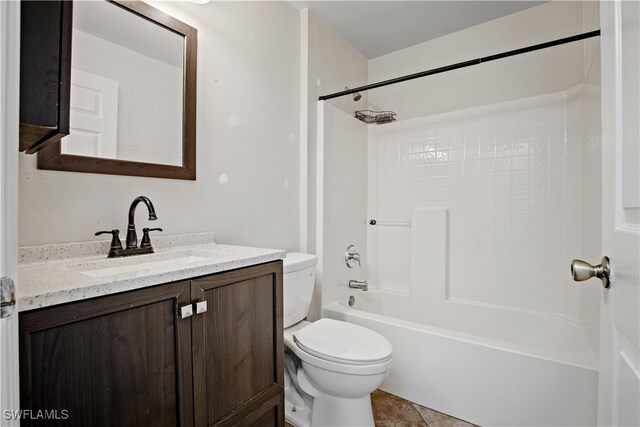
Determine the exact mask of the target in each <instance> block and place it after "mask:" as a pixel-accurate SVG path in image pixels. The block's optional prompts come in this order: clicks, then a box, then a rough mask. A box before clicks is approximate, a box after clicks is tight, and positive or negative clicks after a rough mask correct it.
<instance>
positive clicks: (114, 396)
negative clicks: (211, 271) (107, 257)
mask: <svg viewBox="0 0 640 427" xmlns="http://www.w3.org/2000/svg"><path fill="white" fill-rule="evenodd" d="M190 299H191V297H190V284H189V282H180V283H174V284H168V285H162V286H156V287H152V288H146V289H141V290H137V291H131V292H126V293H122V294H117V295H112V296H107V297H102V298H96V299H92V300H87V301H81V302H77V303H70V304H66V305H60V306H55V307H51V308H45V309H42V310H36V311H29V312H26V313H23V314H21V315H20V352H21V361H20V371H21V372H20V373H21V375H20V396H21V402H20V403H21V408H22V409H30V410H31V411H32V414H31V415H32V417H35V416H37V415H38V414H37V413H36V412H34V411H38V410H42V411H45V410H46V411H52V410H53V411H56V412H55V413H52V412H49V414H53V415H55V416H56V417H57V418H58V419H57V420H51V419H48V420H44V421H40V422H38V421H32V420H29V419H25V420H23V421H22V425H31V424H40V423H44V424H47V425H51V424H53V425H64V426H92V427H93V426H142V425H149V426H150V425H154V426H176V425H183V426H190V425H193V382H192V376H191V369H192V365H191V319H190V318H187V319H180V318H179V317H178V316H177V312H178V307H179V306H182V305H184V304H189V303H190ZM50 416H51V415H49V417H50Z"/></svg>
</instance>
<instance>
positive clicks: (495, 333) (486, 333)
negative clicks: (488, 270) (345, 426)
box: [323, 290, 598, 426]
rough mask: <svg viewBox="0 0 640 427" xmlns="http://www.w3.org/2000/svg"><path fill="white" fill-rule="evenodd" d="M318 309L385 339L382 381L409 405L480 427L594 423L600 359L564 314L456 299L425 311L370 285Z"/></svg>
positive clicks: (402, 296) (577, 327) (384, 386)
mask: <svg viewBox="0 0 640 427" xmlns="http://www.w3.org/2000/svg"><path fill="white" fill-rule="evenodd" d="M349 295H353V296H354V297H355V299H356V300H355V305H354V306H353V307H349V306H348V304H347V300H348V297H349ZM323 316H324V317H330V318H333V319H338V320H345V321H348V322H352V323H356V324H358V325H362V326H365V327H367V328H370V329H372V330H374V331H377V332H379V333H380V334H382V335H383V336H385V337H386V338H387V339H388V340H389V341H391V343H392V344H393V349H394V365H393V367H392V368H391V371H390V373H389V376H388V377H387V379H386V380H385V382H384V383H383V385H382V386H381V388H382V389H383V390H385V391H388V392H390V393H393V394H395V395H398V396H401V397H403V398H405V399H408V400H410V401H412V402H416V403H419V404H421V405H424V406H427V407H430V408H433V409H436V410H438V411H441V412H444V413H447V414H450V415H453V416H455V417H458V418H461V419H463V420H466V421H469V422H472V423H475V424H479V425H483V426H492V425H502V426H592V425H595V424H596V409H597V383H598V372H597V360H596V357H595V356H594V354H593V352H592V351H591V349H590V347H589V345H588V342H587V339H586V337H585V335H584V333H583V331H582V329H581V327H580V326H579V325H578V324H575V323H573V322H571V321H570V320H567V319H563V318H559V317H554V316H548V315H541V314H538V313H534V312H526V311H522V310H509V309H504V308H500V307H494V306H483V305H475V304H465V303H461V302H455V301H447V302H442V301H440V303H439V304H438V305H437V306H432V307H422V308H421V307H419V306H417V305H416V304H415V299H413V298H411V297H409V295H406V294H396V293H390V292H384V291H376V290H371V291H368V292H350V293H348V294H346V295H345V297H344V298H343V299H342V300H341V301H339V302H335V303H332V304H329V305H327V306H325V307H324V308H323Z"/></svg>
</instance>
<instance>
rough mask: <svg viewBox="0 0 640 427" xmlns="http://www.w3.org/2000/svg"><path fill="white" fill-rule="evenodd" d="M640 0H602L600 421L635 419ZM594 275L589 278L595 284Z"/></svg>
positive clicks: (634, 422) (639, 414) (638, 396)
mask: <svg viewBox="0 0 640 427" xmlns="http://www.w3.org/2000/svg"><path fill="white" fill-rule="evenodd" d="M639 18H640V3H639V2H637V1H620V0H616V1H602V2H601V3H600V22H601V29H602V38H601V52H602V157H603V159H602V162H603V163H602V194H603V200H602V203H603V211H602V237H603V239H602V250H603V255H608V256H609V257H610V258H611V261H612V281H611V287H610V288H609V289H604V290H603V292H602V300H601V318H600V381H599V390H598V424H599V425H606V426H610V425H627V426H638V425H640V408H639V407H640V404H639V402H640V374H639V370H640V352H639V350H638V349H639V348H640V329H639V328H640V317H639V304H640V301H639V300H640V293H639V288H640V283H639V282H640V278H639V275H640V272H639V270H640V265H639V264H640V249H639V248H640V183H639V181H640V174H639V170H640V151H639V149H640V148H639V147H640V134H639V132H638V129H639V126H640V125H639V121H640V120H639V117H640V110H639V108H638V106H639V104H640V99H639V97H640V96H639V92H640V88H639V86H638V82H639V80H640V70H639V68H640V33H639V32H638V23H639V21H640V19H639ZM595 283H596V282H594V283H593V284H594V285H595Z"/></svg>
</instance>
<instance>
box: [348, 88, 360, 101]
mask: <svg viewBox="0 0 640 427" xmlns="http://www.w3.org/2000/svg"><path fill="white" fill-rule="evenodd" d="M344 90H349V87H348V86H345V87H344ZM351 96H353V100H354V101H360V98H362V95H360V92H356V93H352V94H351Z"/></svg>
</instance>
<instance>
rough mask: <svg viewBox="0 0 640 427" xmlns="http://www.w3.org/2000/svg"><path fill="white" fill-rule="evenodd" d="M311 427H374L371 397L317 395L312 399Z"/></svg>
mask: <svg viewBox="0 0 640 427" xmlns="http://www.w3.org/2000/svg"><path fill="white" fill-rule="evenodd" d="M311 426H312V427H315V426H371V427H373V426H374V422H373V410H372V408H371V395H370V394H367V395H366V396H362V397H358V398H355V399H349V398H344V397H335V396H328V395H326V394H324V393H321V394H319V395H318V396H316V397H314V399H313V411H312V412H311Z"/></svg>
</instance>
